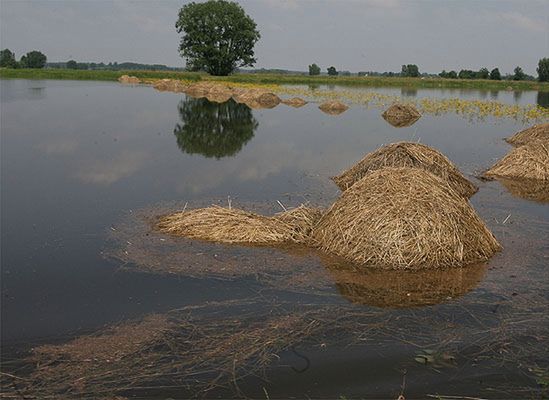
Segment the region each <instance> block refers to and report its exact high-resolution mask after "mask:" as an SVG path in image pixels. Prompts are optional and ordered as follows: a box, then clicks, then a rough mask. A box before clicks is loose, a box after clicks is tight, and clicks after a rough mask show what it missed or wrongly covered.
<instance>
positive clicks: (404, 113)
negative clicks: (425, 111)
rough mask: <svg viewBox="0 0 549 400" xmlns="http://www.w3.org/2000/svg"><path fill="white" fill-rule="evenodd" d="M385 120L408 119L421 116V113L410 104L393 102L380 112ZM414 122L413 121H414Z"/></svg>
mask: <svg viewBox="0 0 549 400" xmlns="http://www.w3.org/2000/svg"><path fill="white" fill-rule="evenodd" d="M381 115H382V117H383V118H385V119H386V120H387V119H388V118H390V119H392V120H404V121H406V120H410V119H415V120H417V119H418V118H420V117H421V113H420V112H419V111H418V110H417V108H415V107H414V106H413V105H411V104H402V103H395V104H393V105H391V106H390V107H389V108H388V109H387V110H385V111H384V112H383V114H381ZM414 122H415V121H414Z"/></svg>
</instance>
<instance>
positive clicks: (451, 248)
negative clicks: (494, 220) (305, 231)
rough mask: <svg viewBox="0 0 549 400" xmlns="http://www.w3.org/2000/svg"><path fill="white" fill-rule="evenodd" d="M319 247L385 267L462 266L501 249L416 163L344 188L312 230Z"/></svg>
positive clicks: (472, 213) (439, 181)
mask: <svg viewBox="0 0 549 400" xmlns="http://www.w3.org/2000/svg"><path fill="white" fill-rule="evenodd" d="M312 239H313V241H314V243H315V244H316V245H317V246H318V247H319V248H320V249H322V250H323V251H325V252H328V253H332V254H336V255H338V256H341V257H343V258H344V259H346V260H348V261H351V262H353V263H357V264H368V265H372V266H375V267H378V268H387V269H427V268H443V267H460V266H465V265H469V264H473V263H476V262H480V261H484V260H487V259H488V258H490V257H491V256H492V255H493V254H494V253H495V252H496V251H497V250H499V249H500V245H499V243H498V242H497V241H496V239H495V237H494V236H493V235H492V233H491V232H490V231H489V230H488V228H487V227H486V226H485V225H484V223H483V222H482V220H481V219H480V218H479V217H478V216H477V214H476V213H475V210H474V209H473V208H472V207H471V206H470V204H469V203H468V202H467V201H466V200H465V199H463V197H461V196H460V195H459V194H457V192H455V191H454V190H453V189H452V188H451V187H450V185H449V184H448V183H447V182H446V181H444V180H442V179H441V178H439V177H437V176H435V175H433V174H432V173H430V172H427V171H425V170H422V169H418V168H383V169H380V170H377V171H374V172H372V173H370V174H368V175H366V176H365V177H364V178H362V179H361V180H360V181H358V182H356V183H355V184H354V185H353V186H352V187H350V188H349V189H348V190H346V191H345V192H343V193H342V195H341V197H340V198H339V199H338V200H337V201H336V202H335V203H334V204H333V205H332V207H330V209H329V210H328V211H327V213H326V214H324V215H323V217H322V218H321V220H320V222H319V223H318V224H317V225H316V226H315V227H314V229H313V231H312Z"/></svg>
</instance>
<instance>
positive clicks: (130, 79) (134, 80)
mask: <svg viewBox="0 0 549 400" xmlns="http://www.w3.org/2000/svg"><path fill="white" fill-rule="evenodd" d="M118 82H120V83H127V84H130V85H137V84H138V83H140V82H141V81H140V80H139V78H138V77H136V76H129V75H122V76H121V77H120V78H118Z"/></svg>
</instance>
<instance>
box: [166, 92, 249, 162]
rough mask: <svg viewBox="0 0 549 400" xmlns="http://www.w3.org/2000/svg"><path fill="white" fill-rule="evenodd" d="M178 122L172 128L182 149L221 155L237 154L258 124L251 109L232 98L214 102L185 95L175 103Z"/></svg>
mask: <svg viewBox="0 0 549 400" xmlns="http://www.w3.org/2000/svg"><path fill="white" fill-rule="evenodd" d="M177 108H178V111H179V118H180V119H181V123H179V124H177V125H176V126H175V128H174V135H175V137H176V138H177V145H178V146H179V148H180V149H181V151H182V152H184V153H188V154H201V155H203V156H204V157H208V158H212V157H215V158H218V159H219V158H223V157H230V156H234V155H235V154H237V153H238V152H239V151H240V150H242V147H243V146H244V145H245V144H246V143H247V142H249V141H250V140H251V139H252V138H253V136H254V133H255V130H256V129H257V127H258V122H257V120H256V119H255V118H254V116H253V113H252V111H251V110H250V108H249V107H248V106H246V105H245V104H238V103H236V102H235V101H234V100H229V101H227V102H224V103H214V102H210V101H209V100H207V99H204V98H202V99H194V98H185V99H183V100H181V101H180V102H179V105H178V107H177Z"/></svg>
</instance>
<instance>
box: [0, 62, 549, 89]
mask: <svg viewBox="0 0 549 400" xmlns="http://www.w3.org/2000/svg"><path fill="white" fill-rule="evenodd" d="M122 75H133V76H136V77H138V78H139V79H144V80H147V79H167V78H169V79H184V80H200V79H210V80H220V81H227V82H236V83H250V84H279V85H285V84H286V85H327V84H329V85H342V86H366V87H404V88H455V89H486V90H505V89H506V88H507V87H512V88H513V89H514V90H541V91H544V92H549V83H547V82H536V81H501V80H484V79H474V80H469V79H441V78H435V77H433V78H402V77H382V76H364V77H358V76H326V75H317V76H309V75H303V74H301V75H290V74H248V73H239V74H233V75H230V76H226V77H216V76H210V75H208V74H205V73H199V72H185V71H109V70H96V71H91V70H72V69H47V68H44V69H10V68H0V78H19V79H69V80H96V81H116V80H118V78H119V77H120V76H122Z"/></svg>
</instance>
